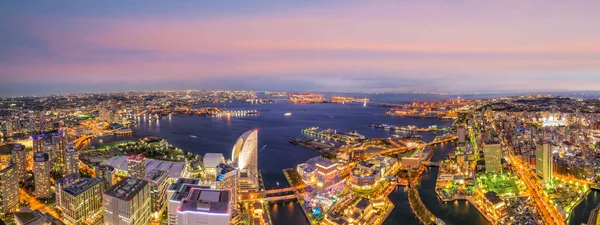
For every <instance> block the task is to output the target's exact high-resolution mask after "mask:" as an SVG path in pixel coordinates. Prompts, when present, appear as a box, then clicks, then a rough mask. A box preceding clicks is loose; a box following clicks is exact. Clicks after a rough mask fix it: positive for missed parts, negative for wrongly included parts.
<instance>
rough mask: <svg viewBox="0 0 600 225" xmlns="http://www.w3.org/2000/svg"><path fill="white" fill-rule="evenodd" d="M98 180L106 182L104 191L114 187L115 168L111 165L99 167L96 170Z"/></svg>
mask: <svg viewBox="0 0 600 225" xmlns="http://www.w3.org/2000/svg"><path fill="white" fill-rule="evenodd" d="M94 169H95V172H96V173H95V174H96V178H99V179H102V180H104V190H108V188H110V186H112V185H113V180H114V176H115V168H114V167H112V166H110V165H97V166H96V167H95V168H94Z"/></svg>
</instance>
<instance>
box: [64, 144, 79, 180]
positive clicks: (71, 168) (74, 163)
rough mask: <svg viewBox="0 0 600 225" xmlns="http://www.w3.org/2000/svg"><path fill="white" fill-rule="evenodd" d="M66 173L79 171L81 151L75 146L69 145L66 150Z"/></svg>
mask: <svg viewBox="0 0 600 225" xmlns="http://www.w3.org/2000/svg"><path fill="white" fill-rule="evenodd" d="M63 159H64V162H65V171H64V172H65V174H66V175H68V174H73V173H79V152H78V151H77V149H75V148H73V147H67V149H66V150H65V152H64V157H63Z"/></svg>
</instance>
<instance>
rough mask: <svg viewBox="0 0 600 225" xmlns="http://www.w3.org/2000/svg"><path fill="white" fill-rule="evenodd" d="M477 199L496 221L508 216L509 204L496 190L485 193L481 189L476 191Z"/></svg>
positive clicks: (486, 212)
mask: <svg viewBox="0 0 600 225" xmlns="http://www.w3.org/2000/svg"><path fill="white" fill-rule="evenodd" d="M474 198H475V201H476V202H477V203H479V206H481V208H482V210H483V211H484V213H485V214H487V215H488V216H490V217H491V218H492V219H494V220H495V221H500V220H501V219H503V218H505V217H506V216H508V206H507V205H506V203H505V202H504V201H503V200H502V199H500V197H498V195H497V194H496V192H493V191H490V192H486V193H483V192H482V191H481V189H477V190H476V191H475V196H474Z"/></svg>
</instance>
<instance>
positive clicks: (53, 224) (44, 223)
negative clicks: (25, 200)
mask: <svg viewBox="0 0 600 225" xmlns="http://www.w3.org/2000/svg"><path fill="white" fill-rule="evenodd" d="M14 216H15V224H17V225H64V224H65V223H63V222H62V221H60V220H58V219H57V218H54V217H53V216H52V215H50V214H48V213H42V212H40V211H39V210H34V211H31V209H29V208H23V209H21V210H20V211H19V212H15V213H14Z"/></svg>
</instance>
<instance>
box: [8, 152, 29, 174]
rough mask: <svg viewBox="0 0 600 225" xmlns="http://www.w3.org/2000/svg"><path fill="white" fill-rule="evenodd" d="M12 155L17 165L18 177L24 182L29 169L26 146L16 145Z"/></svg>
mask: <svg viewBox="0 0 600 225" xmlns="http://www.w3.org/2000/svg"><path fill="white" fill-rule="evenodd" d="M11 157H12V161H13V163H15V166H16V172H17V178H18V179H19V181H20V182H23V181H24V180H25V174H26V169H27V152H26V151H25V146H23V145H15V146H14V148H13V150H12V154H11Z"/></svg>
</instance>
